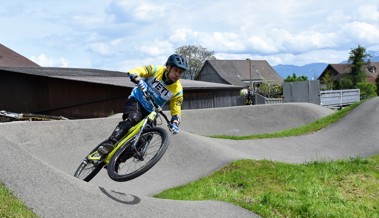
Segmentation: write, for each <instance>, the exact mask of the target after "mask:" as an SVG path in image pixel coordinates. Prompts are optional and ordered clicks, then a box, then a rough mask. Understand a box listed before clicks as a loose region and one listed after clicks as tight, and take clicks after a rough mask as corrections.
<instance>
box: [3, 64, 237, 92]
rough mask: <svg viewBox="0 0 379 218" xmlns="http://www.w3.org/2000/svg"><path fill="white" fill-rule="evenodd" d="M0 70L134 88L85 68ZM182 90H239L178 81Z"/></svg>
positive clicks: (116, 76) (119, 77)
mask: <svg viewBox="0 0 379 218" xmlns="http://www.w3.org/2000/svg"><path fill="white" fill-rule="evenodd" d="M0 70H3V71H9V72H14V73H22V74H28V75H35V76H44V77H50V78H59V79H66V80H74V81H82V82H90V83H98V84H106V85H113V86H121V87H134V86H135V85H134V83H132V82H131V81H130V80H129V78H127V75H126V73H123V72H119V71H107V70H97V69H85V68H58V67H1V66H0ZM180 81H181V83H182V85H183V89H184V90H191V89H239V88H241V87H240V86H235V85H227V84H220V83H211V82H202V81H194V80H186V79H181V80H180Z"/></svg>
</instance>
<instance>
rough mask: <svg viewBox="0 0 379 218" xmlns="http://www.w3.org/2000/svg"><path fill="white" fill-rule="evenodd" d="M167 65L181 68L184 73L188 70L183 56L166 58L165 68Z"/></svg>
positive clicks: (175, 55)
mask: <svg viewBox="0 0 379 218" xmlns="http://www.w3.org/2000/svg"><path fill="white" fill-rule="evenodd" d="M167 65H170V66H174V67H178V68H181V69H183V70H184V71H186V70H188V63H187V60H186V59H185V58H184V57H183V56H181V55H178V54H173V55H170V57H168V59H167V62H166V66H167Z"/></svg>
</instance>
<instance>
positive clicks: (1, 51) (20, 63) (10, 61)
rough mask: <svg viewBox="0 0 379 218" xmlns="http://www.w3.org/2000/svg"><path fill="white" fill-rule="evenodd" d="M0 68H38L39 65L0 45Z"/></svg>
mask: <svg viewBox="0 0 379 218" xmlns="http://www.w3.org/2000/svg"><path fill="white" fill-rule="evenodd" d="M0 67H39V65H38V64H36V63H34V62H33V61H31V60H29V59H27V58H26V57H24V56H22V55H20V54H18V53H17V52H15V51H13V50H11V49H9V48H7V47H6V46H4V45H3V44H1V43H0Z"/></svg>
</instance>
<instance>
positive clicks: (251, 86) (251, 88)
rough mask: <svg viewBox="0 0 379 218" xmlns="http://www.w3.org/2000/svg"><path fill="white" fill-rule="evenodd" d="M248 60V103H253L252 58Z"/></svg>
mask: <svg viewBox="0 0 379 218" xmlns="http://www.w3.org/2000/svg"><path fill="white" fill-rule="evenodd" d="M246 60H247V61H248V62H249V74H250V86H249V90H248V93H247V96H248V99H247V104H250V105H251V104H253V102H252V100H253V99H252V97H253V96H252V94H253V78H252V77H253V76H252V75H251V60H250V59H249V58H247V59H246Z"/></svg>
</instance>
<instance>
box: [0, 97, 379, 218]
mask: <svg viewBox="0 0 379 218" xmlns="http://www.w3.org/2000/svg"><path fill="white" fill-rule="evenodd" d="M330 113H332V111H331V110H329V109H326V108H322V107H321V106H318V105H313V104H306V103H304V104H303V103H296V104H281V105H263V106H242V107H233V108H220V109H212V110H210V109H206V110H191V111H190V110H188V111H184V112H183V124H182V126H181V127H182V131H181V133H180V134H179V135H174V136H172V137H171V143H170V147H169V149H168V150H167V152H166V154H165V155H164V156H163V158H162V159H161V161H160V162H158V164H157V165H156V166H154V167H153V168H152V169H151V170H150V171H148V172H147V173H146V174H144V175H142V176H141V177H139V178H137V179H135V180H132V181H129V182H123V183H118V182H114V181H112V180H111V179H109V178H108V176H107V174H106V171H104V170H103V171H102V172H100V173H99V174H98V175H97V176H96V177H95V178H94V179H93V180H92V181H91V182H89V183H86V182H83V181H81V180H79V179H76V178H75V177H73V176H72V175H73V173H74V172H75V170H76V168H77V166H78V164H79V163H80V161H81V160H82V158H83V157H84V156H85V155H86V154H87V152H88V151H89V150H90V149H91V148H92V147H93V146H94V145H95V144H97V143H99V142H101V141H102V140H103V139H104V138H106V137H107V136H109V134H110V133H111V132H112V130H113V128H114V127H115V126H116V125H117V123H118V122H119V121H120V117H119V116H117V117H110V118H99V119H86V120H65V121H47V122H12V123H2V124H0V132H1V135H0V149H1V158H0V180H1V182H3V183H4V184H5V185H6V186H7V187H9V188H10V189H11V190H12V191H13V192H14V194H15V195H16V196H17V197H18V198H20V199H21V200H23V201H24V202H25V204H26V205H27V206H28V207H30V208H32V209H33V211H34V212H36V213H37V214H38V215H39V216H41V217H52V218H56V217H69V218H73V217H147V218H149V217H154V218H157V217H162V218H163V217H164V218H171V217H172V218H177V217H193V218H198V217H204V218H205V217H206V218H209V217H217V218H223V217H225V218H226V217H228V218H229V217H256V215H255V214H253V213H251V212H250V211H247V210H245V209H243V208H241V207H238V206H235V205H232V204H229V203H225V202H219V201H174V200H163V199H156V198H153V197H152V196H153V195H154V194H155V193H158V192H160V191H162V190H165V189H168V188H171V187H175V186H178V185H182V184H185V183H188V182H190V181H193V180H196V179H198V178H201V177H203V176H206V175H208V174H209V173H211V172H212V171H215V170H217V169H219V168H221V167H222V166H225V165H226V164H228V163H230V162H231V161H233V160H238V159H242V158H252V159H257V160H258V159H269V160H275V161H282V162H288V163H303V162H307V161H313V160H335V159H345V158H349V157H367V156H370V155H374V154H378V153H379V143H378V142H379V134H378V132H379V115H378V114H379V98H378V97H377V98H374V99H371V100H369V101H367V102H365V103H363V104H361V105H360V106H358V107H357V108H355V109H354V110H353V111H351V112H350V113H349V114H348V115H347V116H345V117H344V118H343V119H342V120H340V121H339V122H337V123H335V124H332V125H331V126H329V127H327V128H325V129H322V130H320V131H318V132H316V133H313V134H308V135H303V136H297V137H287V138H280V139H261V140H245V141H233V140H223V139H214V138H208V137H205V135H219V134H228V135H233V134H235V135H247V134H253V133H265V132H273V131H277V130H282V129H287V128H292V127H296V126H300V125H304V124H306V123H309V122H312V121H314V120H316V119H318V118H321V117H324V116H326V115H328V114H330Z"/></svg>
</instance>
